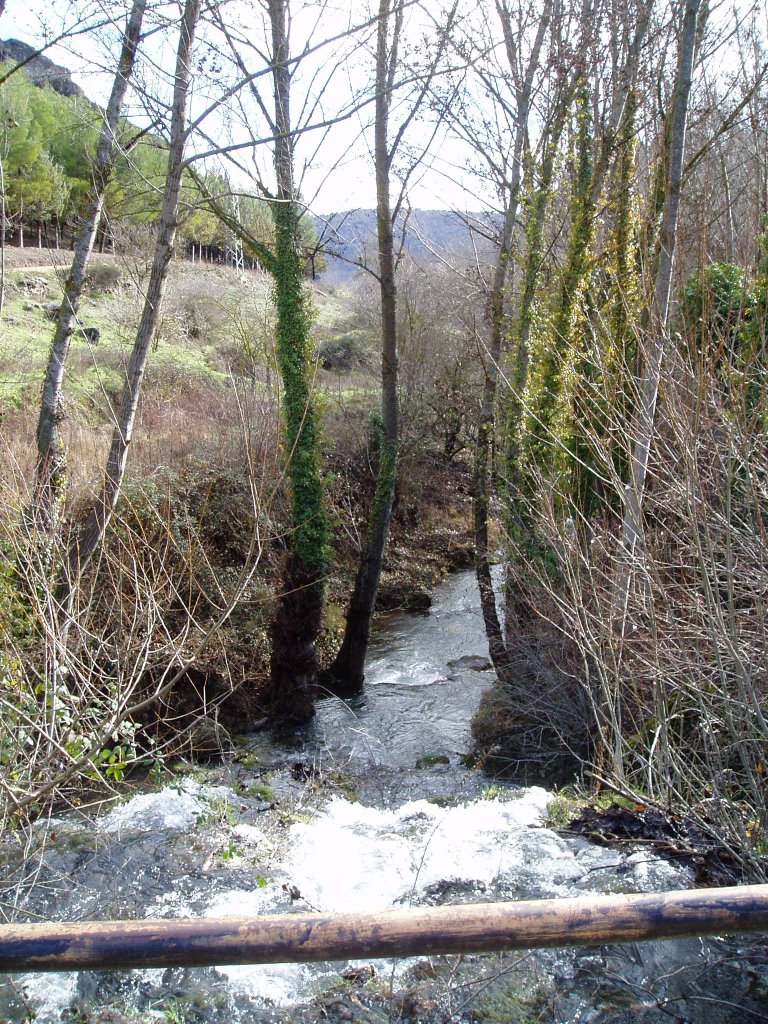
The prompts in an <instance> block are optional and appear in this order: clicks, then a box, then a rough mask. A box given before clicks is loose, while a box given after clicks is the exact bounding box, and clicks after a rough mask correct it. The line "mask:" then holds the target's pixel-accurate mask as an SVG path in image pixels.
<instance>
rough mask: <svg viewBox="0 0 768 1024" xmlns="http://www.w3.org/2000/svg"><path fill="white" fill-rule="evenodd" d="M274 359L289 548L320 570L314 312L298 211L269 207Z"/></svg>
mask: <svg viewBox="0 0 768 1024" xmlns="http://www.w3.org/2000/svg"><path fill="white" fill-rule="evenodd" d="M272 215H273V217H274V224H275V270H276V273H275V279H274V298H275V306H276V307H277V358H278V364H279V367H280V375H281V377H282V381H283V415H284V424H285V425H284V434H285V446H286V451H287V453H288V478H289V480H290V485H291V494H292V509H291V514H292V519H293V531H294V532H293V543H294V548H295V551H296V554H297V555H298V557H299V558H300V560H301V561H302V562H303V563H304V564H305V565H307V566H311V567H312V568H313V569H315V570H317V571H322V569H323V568H324V566H325V555H326V551H325V548H326V540H327V524H326V516H325V508H324V502H323V483H322V474H321V465H320V443H319V423H318V416H317V411H316V409H315V404H314V401H313V396H312V368H313V359H312V340H311V336H310V327H311V325H312V318H313V308H312V303H311V302H310V299H309V295H308V293H307V292H306V290H305V288H304V285H303V283H302V265H301V257H300V254H299V251H298V245H297V242H298V238H297V224H298V211H297V208H296V207H295V206H294V204H292V203H274V204H273V206H272Z"/></svg>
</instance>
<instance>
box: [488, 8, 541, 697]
mask: <svg viewBox="0 0 768 1024" xmlns="http://www.w3.org/2000/svg"><path fill="white" fill-rule="evenodd" d="M497 13H498V16H499V18H500V19H501V22H502V30H503V32H504V39H505V43H506V50H507V56H508V60H509V64H510V74H511V75H513V76H515V75H517V74H518V68H517V46H518V41H517V38H516V36H515V33H514V32H513V29H512V24H511V19H510V17H509V12H508V11H507V10H506V8H504V7H502V6H499V5H497ZM548 26H549V5H547V6H546V7H545V9H544V11H543V12H542V15H541V18H540V20H539V26H538V30H537V33H536V39H535V42H534V44H533V48H532V50H531V56H530V59H529V61H528V66H527V69H526V73H525V77H524V78H523V79H522V81H520V80H519V79H518V84H517V88H516V90H515V92H516V102H517V125H516V131H515V140H514V146H513V154H512V174H511V178H510V180H509V181H504V182H502V183H501V185H502V189H503V191H504V192H505V193H506V197H507V201H506V209H505V211H504V223H503V228H502V237H501V244H500V246H499V252H498V255H497V257H496V266H495V268H494V275H493V282H492V285H491V292H490V295H489V297H488V307H487V312H486V319H487V321H488V324H489V329H490V338H489V345H488V354H487V358H486V360H485V381H484V384H483V398H482V403H481V407H480V422H479V424H478V432H477V443H476V446H475V464H474V473H473V477H474V480H473V484H474V487H473V499H472V511H473V519H474V533H475V575H476V576H477V585H478V589H479V591H480V606H481V609H482V613H483V622H484V623H485V632H486V636H487V637H488V648H489V652H490V655H491V661H492V662H493V667H494V668H495V669H496V672H497V673H498V674H499V676H500V677H501V678H504V677H505V675H506V672H507V668H508V665H509V651H508V649H507V646H506V644H505V642H504V636H503V633H502V627H501V622H500V620H499V614H498V611H497V608H496V592H495V590H494V586H493V579H492V577H491V563H490V558H489V551H488V505H489V500H490V491H491V474H490V466H491V463H492V441H493V437H494V422H495V408H496V392H497V387H498V377H499V363H500V360H501V357H502V343H503V340H504V335H505V330H504V327H505V315H506V293H507V278H508V275H509V270H510V265H511V249H512V237H513V233H514V228H515V224H516V222H517V214H518V209H519V205H520V185H521V182H522V178H523V153H524V150H525V144H526V138H527V134H528V116H529V112H530V106H531V96H532V93H533V79H534V73H535V72H536V70H537V69H538V66H539V60H540V56H541V48H542V46H543V44H544V36H545V33H546V31H547V28H548ZM511 400H512V401H514V396H513V398H512V399H511Z"/></svg>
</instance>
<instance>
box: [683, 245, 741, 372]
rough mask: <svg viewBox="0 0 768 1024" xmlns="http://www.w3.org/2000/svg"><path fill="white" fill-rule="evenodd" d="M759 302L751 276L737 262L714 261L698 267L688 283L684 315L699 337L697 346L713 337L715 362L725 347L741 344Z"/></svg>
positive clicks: (693, 333) (685, 324) (687, 326)
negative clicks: (743, 333) (742, 335)
mask: <svg viewBox="0 0 768 1024" xmlns="http://www.w3.org/2000/svg"><path fill="white" fill-rule="evenodd" d="M756 305H757V296H756V294H755V292H754V290H753V289H752V287H751V282H750V280H749V277H748V275H747V274H746V272H745V271H744V270H742V268H741V267H738V266H736V265H735V264H734V263H710V264H709V265H708V266H706V267H701V268H699V269H698V270H695V271H694V272H693V273H692V274H691V275H690V276H689V277H688V280H687V281H686V282H685V285H684V287H683V294H682V303H681V316H682V321H683V325H684V327H685V329H686V331H687V332H689V334H690V335H692V336H693V337H694V338H695V339H696V345H697V348H699V349H701V347H702V346H703V345H704V344H705V339H706V338H709V339H710V341H714V343H715V345H716V346H717V347H716V349H715V352H714V353H713V355H714V358H715V362H719V361H720V360H721V359H722V358H723V356H724V354H725V353H724V351H723V346H724V345H725V346H727V347H728V348H732V347H734V346H735V347H738V341H739V337H740V335H741V332H742V330H743V328H744V324H745V322H747V321H748V320H749V318H750V314H751V313H752V312H753V310H754V309H755V307H756Z"/></svg>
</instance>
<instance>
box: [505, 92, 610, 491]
mask: <svg viewBox="0 0 768 1024" xmlns="http://www.w3.org/2000/svg"><path fill="white" fill-rule="evenodd" d="M592 146H593V125H592V115H591V96H590V93H589V90H588V89H587V88H586V86H585V85H582V87H581V88H580V89H579V94H578V97H577V109H576V131H575V139H574V147H575V153H574V173H573V184H572V192H571V211H570V212H571V226H570V231H569V236H568V245H567V248H566V253H565V260H564V263H563V268H562V270H561V273H560V285H559V289H558V292H557V299H556V302H555V304H554V307H553V308H552V309H551V310H549V311H548V312H547V314H546V315H545V318H544V320H543V321H542V323H541V324H540V325H539V330H538V331H537V332H536V335H535V340H534V345H533V346H532V349H531V370H530V375H529V380H528V390H527V401H526V407H527V413H526V416H525V420H524V434H523V439H522V440H523V447H524V451H525V455H526V459H527V461H528V464H529V467H534V466H535V467H537V468H538V469H539V470H541V469H542V468H545V467H547V466H549V467H552V468H553V469H554V470H555V474H556V478H557V480H558V490H559V491H561V492H562V493H564V494H570V495H576V492H578V491H579V490H580V489H581V487H582V485H583V481H581V480H580V468H579V467H580V465H581V463H583V461H584V453H583V450H582V445H581V439H580V436H579V425H578V421H579V417H580V408H579V406H580V400H581V393H582V391H583V390H584V385H585V383H586V379H587V378H588V377H589V376H590V372H591V366H590V364H589V360H588V358H587V357H586V355H587V354H586V352H585V335H586V334H587V332H586V331H585V330H584V324H585V308H584V306H585V302H588V298H589V296H588V291H587V288H586V286H587V282H588V279H589V274H590V271H591V260H592V242H593V238H594V233H595V196H594V195H593V161H592ZM542 328H543V329H542ZM530 486H531V485H530V483H529V485H528V487H529V489H530Z"/></svg>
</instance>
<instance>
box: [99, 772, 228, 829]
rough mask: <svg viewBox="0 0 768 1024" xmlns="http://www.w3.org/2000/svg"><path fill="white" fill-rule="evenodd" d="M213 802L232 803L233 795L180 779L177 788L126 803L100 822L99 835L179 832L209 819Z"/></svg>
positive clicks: (141, 796)
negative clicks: (200, 820)
mask: <svg viewBox="0 0 768 1024" xmlns="http://www.w3.org/2000/svg"><path fill="white" fill-rule="evenodd" d="M212 800H224V801H226V802H227V803H231V802H232V801H233V800H234V794H233V793H232V791H231V790H230V789H227V788H226V787H225V786H201V785H200V784H199V783H198V782H195V781H194V779H182V780H181V782H179V783H178V785H172V786H166V787H165V788H164V789H161V790H160V791H159V792H157V793H142V794H140V795H139V796H135V797H133V798H132V799H131V800H127V801H126V802H125V803H124V804H120V805H119V806H117V807H115V808H113V809H112V810H111V811H110V812H109V813H108V814H105V815H104V816H103V817H101V818H99V819H98V821H97V826H98V828H99V829H100V830H101V831H102V832H118V831H123V830H129V831H134V832H155V831H160V830H161V829H167V830H169V831H178V830H181V829H186V828H189V826H190V825H194V824H195V822H196V821H197V819H198V818H200V817H205V816H207V815H209V814H210V813H211V801H212Z"/></svg>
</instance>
